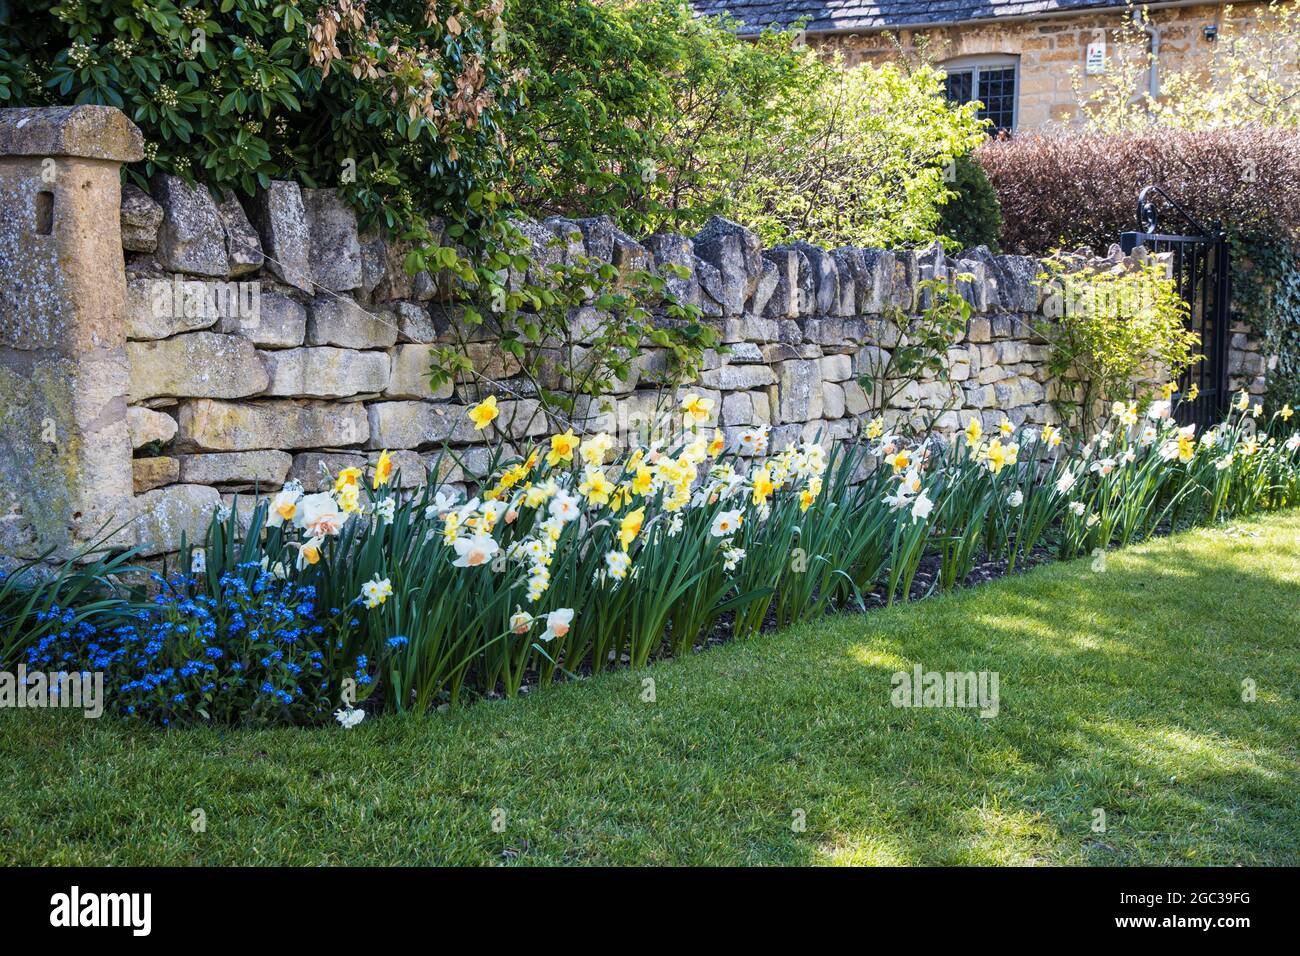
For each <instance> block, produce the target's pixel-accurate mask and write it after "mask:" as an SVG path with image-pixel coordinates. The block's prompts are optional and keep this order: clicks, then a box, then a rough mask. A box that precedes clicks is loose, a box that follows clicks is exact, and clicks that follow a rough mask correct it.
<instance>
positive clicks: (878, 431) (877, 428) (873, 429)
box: [866, 418, 885, 441]
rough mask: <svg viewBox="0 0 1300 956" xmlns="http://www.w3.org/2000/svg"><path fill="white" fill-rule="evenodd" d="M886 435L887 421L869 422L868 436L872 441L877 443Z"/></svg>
mask: <svg viewBox="0 0 1300 956" xmlns="http://www.w3.org/2000/svg"><path fill="white" fill-rule="evenodd" d="M884 433H885V420H884V419H883V418H873V419H872V420H871V421H869V422H867V431H866V435H867V438H869V439H870V440H872V441H875V440H876V439H877V438H879V437H880V436H881V435H883V434H884Z"/></svg>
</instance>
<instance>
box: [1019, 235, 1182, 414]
mask: <svg viewBox="0 0 1300 956" xmlns="http://www.w3.org/2000/svg"><path fill="white" fill-rule="evenodd" d="M1040 281H1041V282H1042V284H1043V287H1044V292H1045V294H1046V300H1045V303H1044V306H1043V311H1044V313H1045V314H1046V315H1047V316H1048V319H1047V320H1045V321H1043V322H1041V323H1039V326H1038V331H1039V333H1040V334H1041V335H1042V336H1043V338H1044V339H1046V340H1047V342H1048V343H1049V345H1050V347H1051V354H1050V356H1049V359H1048V368H1049V369H1050V371H1051V373H1052V376H1053V377H1054V378H1055V379H1057V381H1058V382H1060V383H1062V386H1063V387H1062V391H1061V393H1060V394H1059V395H1058V396H1057V398H1056V403H1057V406H1058V411H1060V413H1061V415H1062V417H1063V418H1065V419H1066V420H1067V421H1068V420H1071V419H1075V420H1077V421H1078V422H1079V424H1080V425H1081V426H1082V428H1083V430H1084V432H1085V433H1087V432H1089V431H1091V430H1092V429H1093V428H1094V427H1095V424H1096V421H1097V419H1098V418H1099V416H1100V414H1101V413H1102V409H1101V408H1099V405H1109V404H1112V403H1114V402H1123V401H1126V400H1128V399H1130V398H1132V396H1133V392H1134V389H1135V387H1137V386H1135V384H1134V383H1137V382H1142V381H1150V382H1156V381H1177V380H1178V378H1179V377H1180V376H1181V375H1182V373H1183V372H1184V371H1185V370H1186V369H1187V368H1189V367H1190V366H1191V365H1192V364H1194V363H1195V362H1197V361H1199V360H1200V358H1201V356H1200V355H1199V354H1198V353H1197V351H1196V350H1197V349H1198V348H1199V347H1200V338H1199V336H1198V335H1197V334H1196V333H1195V332H1193V331H1191V330H1190V329H1188V328H1187V325H1186V323H1187V302H1186V300H1185V299H1183V297H1182V296H1181V295H1179V293H1178V289H1177V286H1176V284H1175V283H1174V280H1173V279H1171V278H1170V277H1169V276H1168V275H1167V273H1166V270H1165V269H1164V267H1163V266H1162V264H1161V263H1158V262H1150V263H1147V264H1145V265H1142V266H1141V267H1139V268H1136V269H1133V270H1109V271H1105V270H1099V269H1093V268H1087V267H1085V268H1071V265H1070V263H1069V262H1068V261H1067V260H1066V259H1064V258H1055V259H1049V260H1047V261H1046V262H1045V272H1044V273H1043V275H1042V276H1041V277H1040Z"/></svg>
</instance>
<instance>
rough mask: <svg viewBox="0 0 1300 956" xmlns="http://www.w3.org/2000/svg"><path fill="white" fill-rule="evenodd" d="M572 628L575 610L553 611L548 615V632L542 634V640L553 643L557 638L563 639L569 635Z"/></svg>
mask: <svg viewBox="0 0 1300 956" xmlns="http://www.w3.org/2000/svg"><path fill="white" fill-rule="evenodd" d="M572 626H573V608H571V607H562V608H560V609H559V610H557V611H552V612H551V613H549V614H547V615H546V630H545V631H543V632H542V640H544V641H553V640H555V638H557V637H563V636H564V635H565V634H568V633H569V628H570V627H572Z"/></svg>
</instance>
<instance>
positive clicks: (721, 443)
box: [709, 429, 727, 458]
mask: <svg viewBox="0 0 1300 956" xmlns="http://www.w3.org/2000/svg"><path fill="white" fill-rule="evenodd" d="M726 447H727V440H726V439H725V438H724V437H723V436H722V431H721V429H719V430H717V431H715V432H714V433H713V441H711V442H709V457H710V458H717V457H718V456H719V455H721V454H722V451H723V449H725V448H726Z"/></svg>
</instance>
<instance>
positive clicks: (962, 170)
mask: <svg viewBox="0 0 1300 956" xmlns="http://www.w3.org/2000/svg"><path fill="white" fill-rule="evenodd" d="M951 168H952V170H953V181H952V182H951V183H950V184H949V185H950V187H951V188H952V189H953V191H954V192H955V193H956V195H955V196H953V197H952V198H951V199H949V200H948V201H947V202H946V203H944V204H943V206H941V207H940V208H939V231H940V232H941V233H943V235H944V236H945V237H946V238H948V239H951V240H952V241H953V243H954V244H955V245H956V246H958V247H959V248H961V249H973V248H975V247H976V246H988V247H989V249H990V250H991V251H992V252H998V251H999V247H998V236H999V235H1000V234H1001V232H1002V209H1001V207H1000V206H999V204H998V194H997V191H996V190H994V188H993V184H992V183H990V182H989V177H988V175H987V174H986V173H985V172H984V167H982V166H981V165H980V164H979V163H977V162H976V161H975V160H974V159H973V158H972V157H970V156H960V157H958V158H957V159H956V161H955V162H954V163H953V165H952V167H951Z"/></svg>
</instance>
